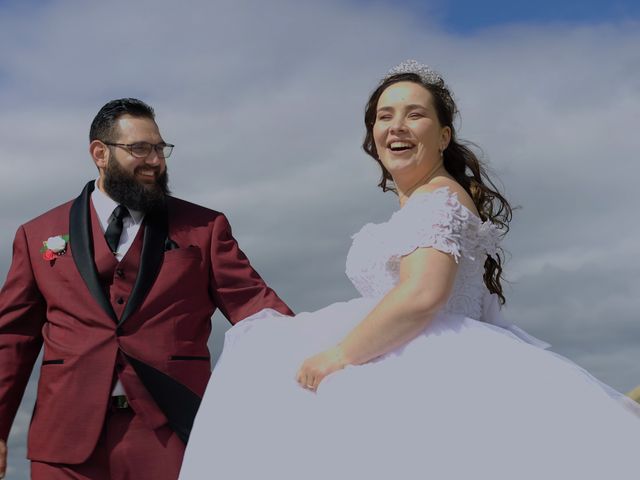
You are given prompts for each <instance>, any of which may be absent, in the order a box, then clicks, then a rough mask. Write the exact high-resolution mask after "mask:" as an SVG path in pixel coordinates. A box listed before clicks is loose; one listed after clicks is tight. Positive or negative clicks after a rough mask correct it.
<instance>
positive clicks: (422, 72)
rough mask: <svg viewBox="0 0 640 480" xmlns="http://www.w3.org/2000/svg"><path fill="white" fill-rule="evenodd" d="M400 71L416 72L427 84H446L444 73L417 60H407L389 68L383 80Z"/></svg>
mask: <svg viewBox="0 0 640 480" xmlns="http://www.w3.org/2000/svg"><path fill="white" fill-rule="evenodd" d="M400 73H415V74H416V75H418V76H419V77H420V79H421V80H422V81H423V82H424V83H426V84H427V85H438V86H442V85H444V80H443V79H442V75H440V74H439V73H438V72H436V71H435V70H433V69H431V68H429V66H427V65H425V64H424V63H418V62H417V61H416V60H405V61H404V62H402V63H401V64H399V65H396V66H395V67H393V68H392V69H391V70H389V72H388V73H387V74H386V75H385V76H384V78H383V80H386V79H387V78H389V77H391V76H393V75H398V74H400Z"/></svg>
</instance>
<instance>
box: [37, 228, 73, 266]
mask: <svg viewBox="0 0 640 480" xmlns="http://www.w3.org/2000/svg"><path fill="white" fill-rule="evenodd" d="M68 242H69V235H68V234H67V235H57V236H55V237H49V238H47V240H46V241H44V242H42V248H41V249H40V253H42V257H43V258H44V259H45V260H49V261H53V260H55V259H56V257H59V256H60V255H64V254H65V253H67V243H68Z"/></svg>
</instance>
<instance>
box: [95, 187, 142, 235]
mask: <svg viewBox="0 0 640 480" xmlns="http://www.w3.org/2000/svg"><path fill="white" fill-rule="evenodd" d="M91 201H92V202H93V208H95V210H96V213H97V214H98V219H100V224H101V225H102V227H103V228H106V226H107V225H108V224H109V217H110V216H111V214H112V213H113V210H114V209H115V208H116V207H117V206H118V205H119V204H118V203H117V202H115V201H114V200H113V199H112V198H111V197H110V196H109V195H107V194H106V193H104V192H103V191H102V190H100V188H98V180H96V183H95V188H94V189H93V192H92V193H91ZM126 208H127V210H129V213H130V214H131V217H129V218H131V220H132V221H133V223H134V224H136V225H137V224H139V223H140V222H142V220H143V219H144V212H141V211H139V210H132V209H130V208H129V207H126Z"/></svg>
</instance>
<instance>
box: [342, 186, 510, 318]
mask: <svg viewBox="0 0 640 480" xmlns="http://www.w3.org/2000/svg"><path fill="white" fill-rule="evenodd" d="M501 236H502V232H501V231H500V230H499V229H498V228H497V227H496V226H495V225H493V224H492V223H491V222H488V221H487V222H483V221H482V220H480V218H478V217H477V216H476V215H475V214H474V213H472V212H471V211H469V209H467V208H466V207H465V206H464V205H462V204H461V203H460V201H459V200H458V196H457V194H455V193H452V192H451V191H450V190H449V188H448V187H442V188H439V189H437V190H434V191H432V192H424V193H416V194H414V195H413V196H412V197H411V198H409V200H408V201H407V203H406V204H405V206H404V207H403V208H402V209H400V210H399V211H397V212H395V213H394V214H393V215H392V216H391V218H390V219H389V220H388V221H387V222H385V223H381V224H372V223H369V224H367V225H365V226H364V227H363V228H362V229H361V230H360V232H358V233H357V234H355V235H354V236H353V237H352V238H353V244H352V246H351V249H350V251H349V254H348V256H347V276H348V277H349V279H350V280H351V282H352V283H353V284H354V286H355V287H356V288H357V289H358V291H359V292H360V294H361V295H362V296H365V297H382V296H383V295H384V294H386V293H387V292H388V291H389V290H391V288H393V287H394V286H395V285H397V283H398V281H399V275H400V260H401V258H402V257H403V256H405V255H408V254H410V253H411V252H413V251H414V250H416V249H417V248H421V247H432V248H436V249H438V250H440V251H442V252H445V253H448V254H450V255H452V256H453V258H454V259H455V261H456V262H457V263H458V265H459V267H458V274H457V277H456V282H455V285H454V289H453V292H452V295H451V297H450V299H449V301H448V303H447V305H446V306H445V308H444V310H445V311H447V312H450V313H458V314H463V315H465V316H469V317H471V318H476V319H480V317H481V315H482V307H483V305H482V301H483V298H484V295H485V293H486V287H485V285H484V282H483V279H482V276H483V273H484V261H485V259H486V255H495V254H496V251H497V248H498V244H499V240H500V238H501Z"/></svg>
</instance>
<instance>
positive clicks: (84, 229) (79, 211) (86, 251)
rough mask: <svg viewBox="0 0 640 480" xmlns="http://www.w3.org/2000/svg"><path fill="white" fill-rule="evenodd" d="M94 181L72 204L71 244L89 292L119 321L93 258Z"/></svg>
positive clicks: (74, 259) (74, 257)
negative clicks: (92, 206) (92, 205)
mask: <svg viewBox="0 0 640 480" xmlns="http://www.w3.org/2000/svg"><path fill="white" fill-rule="evenodd" d="M94 183H95V181H94V180H92V181H90V182H89V183H87V185H86V186H85V187H84V189H83V190H82V193H81V194H80V196H79V197H78V198H76V199H75V200H74V202H73V204H72V205H71V213H70V214H69V244H70V245H71V251H72V252H73V261H74V262H75V264H76V267H77V268H78V272H80V275H81V276H82V279H83V280H84V283H85V284H86V285H87V288H88V289H89V292H91V295H93V298H95V299H96V301H97V302H98V304H99V305H100V306H101V307H102V309H103V310H104V311H105V312H106V313H107V315H109V316H110V317H111V318H113V321H114V322H117V321H118V317H116V314H115V312H114V310H113V307H112V306H111V303H110V302H109V299H108V298H107V297H106V296H105V294H104V292H103V290H102V286H101V285H100V280H99V279H98V271H97V270H96V264H95V261H94V259H93V238H92V234H91V213H90V211H89V208H90V207H89V200H90V198H91V192H92V191H93V188H94Z"/></svg>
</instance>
